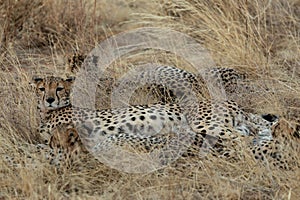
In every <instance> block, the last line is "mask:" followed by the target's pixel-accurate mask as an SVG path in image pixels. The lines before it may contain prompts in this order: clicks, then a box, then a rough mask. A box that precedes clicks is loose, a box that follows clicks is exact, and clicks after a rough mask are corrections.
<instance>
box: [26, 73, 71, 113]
mask: <svg viewBox="0 0 300 200" xmlns="http://www.w3.org/2000/svg"><path fill="white" fill-rule="evenodd" d="M74 80H75V78H74V77H71V78H67V79H63V78H60V77H53V76H49V77H46V78H38V77H35V78H33V82H32V85H33V86H34V88H35V93H36V95H37V98H38V107H39V108H40V109H41V110H46V111H47V110H55V109H57V108H62V107H65V106H68V105H70V93H71V86H72V84H73V82H74Z"/></svg>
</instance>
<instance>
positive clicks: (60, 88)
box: [56, 87, 64, 91]
mask: <svg viewBox="0 0 300 200" xmlns="http://www.w3.org/2000/svg"><path fill="white" fill-rule="evenodd" d="M63 89H64V88H63V87H58V88H56V91H62V90H63Z"/></svg>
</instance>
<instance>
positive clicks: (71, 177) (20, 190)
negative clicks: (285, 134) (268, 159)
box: [0, 0, 300, 199]
mask: <svg viewBox="0 0 300 200" xmlns="http://www.w3.org/2000/svg"><path fill="white" fill-rule="evenodd" d="M0 16H1V17H0V40H1V43H0V70H1V71H0V84H1V88H2V90H1V91H0V98H1V101H0V105H1V111H0V138H1V139H0V152H1V158H0V166H1V167H0V171H1V174H0V188H1V189H0V199H69V198H74V199H99V198H101V199H299V198H300V196H299V194H300V187H299V181H300V171H299V169H298V170H296V171H292V172H290V171H280V170H276V169H271V168H268V167H262V166H260V165H259V164H257V163H256V162H255V161H254V160H253V159H252V158H251V157H249V156H248V155H247V154H246V155H245V156H246V158H245V159H244V160H243V161H239V162H237V163H230V162H228V161H224V160H217V159H215V158H210V159H204V160H194V161H183V166H184V167H183V166H181V167H178V168H173V167H167V168H165V169H161V170H158V171H156V172H152V173H148V174H127V173H123V172H119V171H117V170H114V169H111V168H109V167H107V166H105V165H103V164H101V163H99V162H98V161H96V160H94V158H92V157H91V156H89V155H84V156H82V159H81V161H78V163H76V165H75V166H74V167H72V168H71V169H65V170H62V171H57V170H55V169H54V168H53V167H51V166H49V165H48V164H47V163H46V162H45V163H43V164H40V165H38V166H37V167H36V168H30V167H21V168H17V169H14V168H13V167H10V166H7V165H6V164H5V163H4V161H3V158H2V156H3V155H5V154H10V155H15V156H16V159H17V160H20V161H24V162H26V159H25V158H24V156H23V154H22V152H20V150H19V148H18V147H22V149H23V151H25V152H26V151H27V150H26V145H27V144H29V143H38V142H40V137H39V136H38V135H37V131H36V129H37V124H38V122H37V113H36V106H35V101H34V95H33V94H32V91H31V89H30V88H29V85H28V82H29V80H30V77H31V76H32V74H36V73H39V74H48V73H51V74H61V73H63V70H64V61H65V60H66V56H68V55H70V54H72V53H73V52H74V51H78V52H83V53H86V52H89V51H90V50H91V49H92V48H93V47H94V45H95V44H97V43H98V42H99V41H101V40H103V39H105V38H106V37H107V36H109V35H112V34H115V33H119V32H122V31H126V30H130V29H133V28H136V27H144V26H156V27H169V28H173V29H175V30H178V31H180V32H183V33H186V34H189V35H191V36H192V37H194V38H195V39H196V40H198V41H199V42H200V43H201V44H203V46H205V48H207V49H208V50H209V51H210V52H211V54H212V56H213V58H214V61H215V62H216V63H217V64H218V65H220V66H230V67H234V68H236V69H239V70H241V71H243V72H246V73H247V74H249V76H250V77H251V78H253V84H258V85H262V84H265V85H267V86H268V87H269V88H270V90H269V92H265V93H263V95H261V96H259V97H260V98H258V99H256V101H255V103H254V104H253V105H255V108H254V109H255V110H256V111H257V112H260V113H269V112H270V113H276V114H280V115H282V116H285V117H286V118H292V119H295V118H298V119H299V116H300V115H299V113H300V109H299V107H300V99H299V97H300V62H299V60H300V33H299V30H300V27H299V26H300V19H299V18H300V2H299V0H273V1H266V0H264V1H258V0H257V1H248V0H237V1H233V0H229V1H222V0H213V1H206V0H204V1H200V0H174V1H164V0H157V1H146V0H135V1H133V0H132V1H124V0H114V1H107V0H101V1H96V0H95V1H88V0H75V1H63V0H57V1H50V0H46V1H43V0H33V1H31V0H30V1H29V0H26V1H10V0H1V1H0ZM153 55H154V57H155V54H153ZM163 55H168V54H163ZM146 57H147V56H146ZM150 57H151V56H150ZM132 60H135V59H132V58H131V60H130V59H129V61H130V62H129V63H131V61H132ZM156 60H157V61H158V62H162V63H163V62H166V63H171V64H174V65H180V62H179V61H178V59H177V58H176V57H174V56H173V57H172V56H171V57H168V56H161V57H156ZM124 63H126V64H127V62H125V61H124V62H120V63H119V64H121V65H122V64H124ZM121 71H122V70H121ZM112 72H116V70H112ZM112 75H113V76H115V77H117V75H116V74H112ZM261 97H263V98H261ZM25 99H26V100H25ZM27 153H28V152H27ZM32 156H38V155H32ZM183 170H184V172H183ZM76 191H77V192H76Z"/></svg>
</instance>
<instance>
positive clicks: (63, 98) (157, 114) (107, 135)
mask: <svg viewBox="0 0 300 200" xmlns="http://www.w3.org/2000/svg"><path fill="white" fill-rule="evenodd" d="M225 71H226V70H225ZM154 73H156V76H155V77H161V78H163V77H164V76H166V77H167V81H168V80H170V79H171V80H181V81H178V85H176V82H173V81H171V84H174V85H173V86H174V87H173V89H174V88H175V89H174V94H177V96H179V97H180V98H179V99H181V101H180V102H179V103H178V102H175V103H156V104H150V105H131V106H126V107H122V108H114V109H105V110H93V109H88V108H79V107H76V106H73V105H71V103H70V93H71V86H72V84H73V82H74V80H75V78H73V77H72V78H67V79H63V78H59V77H46V78H34V79H33V84H34V85H35V89H36V94H37V98H38V108H39V109H40V112H41V116H42V117H41V124H40V134H41V135H42V136H43V137H44V138H45V139H46V140H49V137H51V136H52V135H53V132H54V130H56V129H57V127H60V126H69V125H71V126H73V128H75V130H80V133H83V134H80V140H81V142H82V143H83V144H84V146H86V147H87V149H90V150H92V151H93V152H94V153H95V152H96V153H101V152H102V151H103V150H105V149H112V148H111V147H112V146H116V147H121V148H122V147H123V146H126V147H128V146H129V147H130V149H133V150H136V149H142V151H143V152H151V151H153V149H159V148H164V147H165V146H167V145H169V144H172V142H173V144H176V142H174V141H181V142H182V143H183V144H184V145H183V146H184V147H186V146H187V148H183V149H179V151H180V152H183V154H185V155H195V154H197V153H198V152H199V147H201V146H203V145H204V146H208V147H207V148H208V149H213V150H214V151H217V152H220V153H221V154H224V155H225V156H226V154H228V151H227V150H226V148H225V147H226V146H228V145H229V144H232V143H235V144H236V143H238V141H239V136H253V137H257V138H258V139H259V140H267V141H269V140H271V139H272V135H271V132H270V130H271V127H272V126H273V125H274V123H276V120H274V119H273V120H269V121H268V120H266V119H264V118H263V117H262V116H257V115H254V114H251V113H246V112H244V111H243V110H241V109H240V108H239V106H238V105H237V104H236V103H235V102H233V101H230V100H227V101H221V102H219V101H215V102H214V101H211V100H205V101H204V100H202V99H201V101H199V102H196V103H195V102H192V103H191V104H188V103H190V102H189V101H190V99H189V98H188V97H187V96H186V95H185V94H184V93H182V89H184V88H183V87H184V86H188V85H186V82H187V81H188V80H192V86H195V85H196V86H197V84H198V83H197V81H196V80H197V78H196V77H195V76H193V74H192V73H189V72H187V71H184V70H179V69H177V68H172V67H165V66H162V67H158V68H156V69H155V70H154ZM226 73H227V72H226ZM227 78H228V77H227ZM194 80H195V81H194ZM177 88H178V89H177ZM187 88H192V89H195V88H196V89H199V88H197V87H187ZM186 91H187V92H190V90H186ZM182 102H185V103H187V102H188V103H187V104H186V107H183V106H181V105H180V103H182ZM180 127H185V128H184V131H182V130H180ZM62 132H63V131H62ZM157 133H158V134H157ZM61 134H64V133H61ZM174 138H175V139H174ZM170 140H171V143H170V142H169V141H170ZM52 141H55V140H52ZM57 141H58V143H59V137H58V140H56V142H57ZM253 141H254V140H253ZM51 146H52V147H58V148H66V146H64V145H58V146H57V145H54V144H53V143H52V144H51ZM67 146H68V145H67ZM137 146H139V147H137ZM173 146H174V147H175V148H174V149H176V145H173ZM190 146H191V147H190ZM224 149H225V150H224ZM176 150H178V149H176ZM185 150H186V151H185ZM69 151H72V150H69Z"/></svg>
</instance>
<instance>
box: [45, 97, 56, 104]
mask: <svg viewBox="0 0 300 200" xmlns="http://www.w3.org/2000/svg"><path fill="white" fill-rule="evenodd" d="M46 101H47V102H48V103H50V104H51V103H53V102H54V101H55V99H54V98H53V97H49V98H47V100H46Z"/></svg>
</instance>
